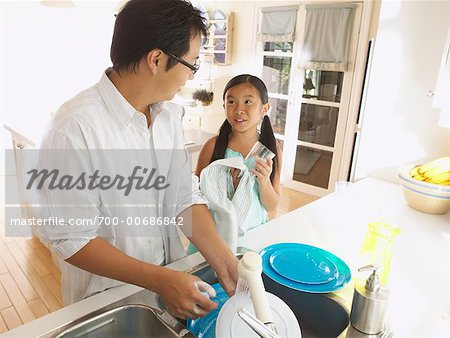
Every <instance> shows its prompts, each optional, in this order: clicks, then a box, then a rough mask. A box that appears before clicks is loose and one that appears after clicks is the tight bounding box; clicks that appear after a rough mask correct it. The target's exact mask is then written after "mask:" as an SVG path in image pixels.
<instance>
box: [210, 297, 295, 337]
mask: <svg viewBox="0 0 450 338" xmlns="http://www.w3.org/2000/svg"><path fill="white" fill-rule="evenodd" d="M266 294H267V299H268V301H269V305H270V308H271V310H272V316H273V320H274V321H275V325H276V327H277V330H278V335H279V336H280V337H286V338H291V337H292V338H301V336H302V334H301V331H300V326H299V324H298V322H297V319H296V318H295V315H294V313H293V312H292V310H291V309H290V308H289V306H288V305H287V304H286V303H285V302H283V301H282V300H281V299H280V298H278V297H277V296H275V295H273V294H271V293H268V292H266ZM239 308H244V309H246V310H247V311H248V312H250V313H251V314H252V315H255V310H254V309H253V303H252V300H251V298H250V295H248V294H244V293H239V294H237V295H234V296H233V297H231V298H230V299H229V300H228V301H227V302H226V303H225V304H224V305H223V307H222V309H221V310H220V312H219V316H218V317H217V322H216V338H241V337H246V338H251V337H255V338H258V337H259V336H258V335H257V334H256V333H255V332H254V331H253V330H252V329H251V328H250V327H249V326H248V325H247V324H246V323H245V322H244V321H243V320H242V319H241V318H240V317H239V315H238V314H237V310H238V309H239Z"/></svg>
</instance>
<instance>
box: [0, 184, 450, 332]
mask: <svg viewBox="0 0 450 338" xmlns="http://www.w3.org/2000/svg"><path fill="white" fill-rule="evenodd" d="M376 220H382V221H385V222H391V223H394V222H395V223H396V224H397V225H399V226H400V227H401V231H402V232H401V234H400V235H399V236H398V238H397V239H396V240H395V242H394V253H393V258H392V264H391V273H390V281H389V285H388V287H389V289H390V291H391V296H390V299H389V305H388V314H387V319H388V321H389V323H390V325H391V326H392V328H393V330H394V332H395V337H449V336H450V299H449V297H450V296H449V295H450V279H449V270H450V263H449V260H450V215H449V214H447V215H440V216H437V215H428V214H424V213H420V212H418V211H415V210H413V209H411V208H409V207H408V206H407V205H406V202H405V200H404V199H403V196H402V193H401V190H400V187H399V186H398V185H396V184H392V183H388V182H385V181H381V180H378V179H374V178H367V179H364V180H362V181H360V182H358V183H355V184H353V185H352V186H351V187H350V188H349V189H348V190H346V191H345V192H343V193H334V194H330V195H328V196H325V197H323V198H321V199H319V200H317V201H315V202H313V203H310V204H308V205H306V206H304V207H302V208H300V209H297V210H294V211H292V212H290V213H288V214H286V215H283V216H281V217H279V218H277V219H275V220H272V221H270V222H268V223H266V224H265V225H262V226H260V227H258V228H256V229H254V230H252V231H250V232H249V233H248V234H247V235H246V236H245V237H244V238H243V239H241V241H240V245H241V246H246V247H249V248H251V249H254V250H260V249H262V248H264V247H266V246H267V245H270V244H273V243H278V242H299V243H306V244H310V245H315V246H319V247H321V248H324V249H326V250H329V251H331V252H333V253H334V254H336V255H337V256H339V257H340V258H342V259H343V260H344V261H345V262H346V263H347V264H348V265H349V267H350V268H351V270H352V274H353V276H354V277H365V275H364V276H363V275H359V273H358V272H357V268H358V267H359V266H360V264H361V259H362V258H361V256H360V254H359V251H360V249H361V245H362V243H363V239H364V236H365V233H366V230H367V224H368V223H369V222H373V221H376ZM202 260H203V258H202V257H201V255H200V254H195V255H192V256H189V257H187V258H186V259H184V260H182V261H180V262H176V263H174V264H172V265H171V267H173V268H174V269H177V270H184V269H186V268H187V267H190V266H193V265H196V264H198V263H200V262H201V261H202ZM352 284H353V283H349V284H348V285H347V286H346V287H344V288H343V289H341V290H339V291H337V292H336V293H337V294H338V295H339V296H342V297H343V298H344V299H346V300H347V303H348V304H350V303H351V297H352V295H353V285H352ZM139 290H140V288H138V287H135V286H132V285H124V286H121V287H118V288H115V289H112V290H108V291H105V292H103V293H101V294H98V295H95V296H93V297H91V298H88V299H85V300H83V301H81V302H78V303H76V304H73V305H71V306H69V307H66V308H63V309H61V310H58V311H56V312H53V313H51V314H49V315H47V316H45V317H42V318H40V319H37V320H35V321H32V322H30V323H27V324H25V325H23V326H21V327H18V328H16V329H14V330H11V331H9V332H7V333H5V334H3V335H0V337H2V338H3V337H31V336H37V335H40V334H43V333H45V332H48V331H49V330H51V329H53V328H55V327H57V326H60V325H63V324H65V323H67V322H69V321H71V320H74V319H76V318H78V317H80V316H82V315H84V314H87V313H89V312H92V311H94V310H96V309H98V308H100V307H102V306H104V305H107V304H110V303H112V302H114V301H117V300H119V299H122V298H124V297H126V296H128V295H130V294H133V293H135V292H137V291H139Z"/></svg>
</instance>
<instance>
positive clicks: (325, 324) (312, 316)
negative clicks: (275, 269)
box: [189, 263, 350, 338]
mask: <svg viewBox="0 0 450 338" xmlns="http://www.w3.org/2000/svg"><path fill="white" fill-rule="evenodd" d="M189 272H190V273H192V274H194V275H196V276H198V277H200V278H201V279H203V280H204V281H205V282H207V283H210V284H213V283H216V282H217V277H216V275H215V273H214V271H213V270H212V269H211V268H210V267H209V265H207V263H205V264H203V265H200V266H197V267H195V268H193V269H192V270H191V271H189ZM263 280H264V286H265V288H266V291H268V292H270V293H273V294H274V295H277V296H278V297H280V298H281V299H282V300H284V301H285V302H286V304H288V305H289V307H290V308H291V309H292V311H293V312H294V314H295V316H296V317H297V320H298V322H299V324H300V328H301V331H302V337H304V338H309V337H321V338H323V337H338V336H340V335H345V333H344V331H345V330H346V329H347V327H348V326H349V322H350V321H349V318H350V317H349V312H348V310H347V308H346V307H345V306H343V301H342V302H340V301H339V300H338V299H337V298H336V297H334V298H332V297H331V296H330V295H329V294H313V293H305V292H300V291H295V290H293V289H290V288H287V287H284V286H282V285H280V284H278V283H276V282H274V281H272V280H271V279H270V278H268V277H266V276H264V275H263Z"/></svg>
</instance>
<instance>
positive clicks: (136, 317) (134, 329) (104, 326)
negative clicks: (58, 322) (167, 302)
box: [56, 304, 174, 338]
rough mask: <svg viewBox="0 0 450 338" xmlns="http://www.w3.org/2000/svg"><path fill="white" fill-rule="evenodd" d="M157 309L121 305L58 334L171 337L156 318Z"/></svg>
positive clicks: (168, 331) (70, 335) (171, 333)
mask: <svg viewBox="0 0 450 338" xmlns="http://www.w3.org/2000/svg"><path fill="white" fill-rule="evenodd" d="M157 311H158V310H157V309H153V308H151V307H148V306H144V305H138V304H136V305H123V306H119V307H116V308H115V309H111V310H109V311H107V312H104V313H102V314H100V315H98V316H94V317H93V318H89V319H87V320H85V321H83V322H81V323H79V324H77V325H74V326H73V327H71V328H69V329H67V330H65V331H63V332H62V333H60V334H58V335H57V336H56V337H57V338H69V337H70V338H71V337H90V338H94V337H172V336H174V333H173V331H171V330H170V329H169V328H168V327H167V326H165V325H164V324H163V323H162V322H161V321H160V319H159V318H158V317H157Z"/></svg>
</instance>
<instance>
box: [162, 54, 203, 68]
mask: <svg viewBox="0 0 450 338" xmlns="http://www.w3.org/2000/svg"><path fill="white" fill-rule="evenodd" d="M163 53H164V54H166V55H167V56H168V57H170V58H171V59H174V60H176V61H178V62H179V63H181V64H182V65H185V66H186V67H188V68H189V69H190V70H192V73H193V74H195V73H197V71H198V69H199V68H200V60H199V59H197V60H196V61H195V63H194V64H191V63H189V62H186V61H184V60H183V59H182V58H180V57H179V56H176V55H174V54H170V53H166V52H164V51H163Z"/></svg>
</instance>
